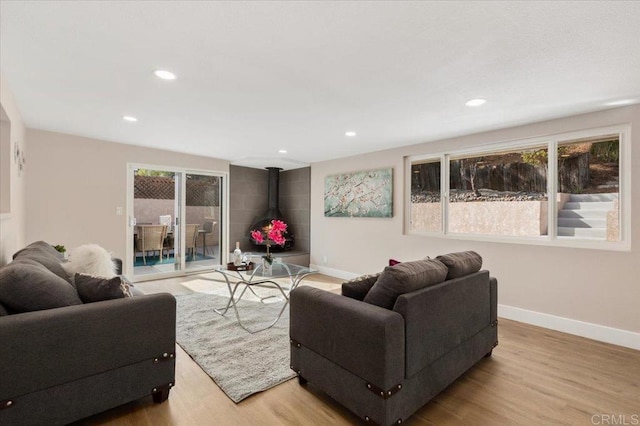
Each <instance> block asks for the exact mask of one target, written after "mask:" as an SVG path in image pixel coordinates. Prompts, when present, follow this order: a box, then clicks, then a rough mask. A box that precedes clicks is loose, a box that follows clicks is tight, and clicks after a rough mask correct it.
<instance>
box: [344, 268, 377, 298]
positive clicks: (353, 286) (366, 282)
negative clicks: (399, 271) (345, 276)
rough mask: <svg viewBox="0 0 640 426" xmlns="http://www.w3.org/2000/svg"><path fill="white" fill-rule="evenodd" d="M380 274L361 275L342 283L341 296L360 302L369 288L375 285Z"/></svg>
mask: <svg viewBox="0 0 640 426" xmlns="http://www.w3.org/2000/svg"><path fill="white" fill-rule="evenodd" d="M379 276H380V273H377V274H373V275H362V276H359V277H358V278H354V279H352V280H349V281H345V282H343V283H342V295H343V296H347V297H350V298H352V299H357V300H362V299H364V297H365V296H366V295H367V293H368V292H369V290H371V287H373V285H374V284H375V283H376V281H377V280H378V277H379Z"/></svg>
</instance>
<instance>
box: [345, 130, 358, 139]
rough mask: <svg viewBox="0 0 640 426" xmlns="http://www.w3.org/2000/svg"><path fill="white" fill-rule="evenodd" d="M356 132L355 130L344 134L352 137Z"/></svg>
mask: <svg viewBox="0 0 640 426" xmlns="http://www.w3.org/2000/svg"><path fill="white" fill-rule="evenodd" d="M356 134H357V133H356V132H352V131H349V132H345V133H344V135H345V136H349V137H350V138H352V137H354V136H355V135H356Z"/></svg>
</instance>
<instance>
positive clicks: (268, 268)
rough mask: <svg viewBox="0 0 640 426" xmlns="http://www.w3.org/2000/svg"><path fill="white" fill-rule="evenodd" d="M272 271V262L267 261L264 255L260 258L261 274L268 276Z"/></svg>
mask: <svg viewBox="0 0 640 426" xmlns="http://www.w3.org/2000/svg"><path fill="white" fill-rule="evenodd" d="M272 273H273V264H272V263H271V262H269V261H268V260H267V259H266V258H265V257H263V258H262V275H263V276H265V277H270V276H271V274H272Z"/></svg>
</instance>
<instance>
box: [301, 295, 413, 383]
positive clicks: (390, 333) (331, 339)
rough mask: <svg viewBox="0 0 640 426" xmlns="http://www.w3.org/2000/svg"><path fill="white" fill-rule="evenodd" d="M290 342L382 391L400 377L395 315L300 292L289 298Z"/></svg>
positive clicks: (400, 323)
mask: <svg viewBox="0 0 640 426" xmlns="http://www.w3.org/2000/svg"><path fill="white" fill-rule="evenodd" d="M290 301H291V317H290V323H291V324H290V336H291V338H292V339H293V340H295V341H296V342H298V343H300V344H301V345H302V346H305V347H307V348H309V349H310V350H312V351H314V352H316V353H318V354H320V355H322V356H323V357H325V358H327V359H329V360H331V361H332V362H334V363H335V364H338V365H339V366H341V367H342V368H344V369H346V370H349V371H351V372H352V373H353V374H355V375H357V376H359V377H361V378H362V379H364V380H366V381H369V382H371V383H372V384H374V385H376V386H378V387H379V388H382V389H388V388H390V387H391V386H394V385H397V384H398V383H400V382H402V379H403V377H404V353H405V342H404V320H403V318H402V316H401V315H400V314H398V313H397V312H393V311H390V310H388V309H384V308H381V307H379V306H375V305H371V304H368V303H364V302H361V301H359V300H355V299H351V298H349V297H344V296H341V295H339V294H335V293H330V292H327V291H323V290H320V289H317V288H313V287H308V286H301V287H298V288H296V289H295V290H294V291H292V292H291V298H290Z"/></svg>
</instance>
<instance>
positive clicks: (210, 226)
mask: <svg viewBox="0 0 640 426" xmlns="http://www.w3.org/2000/svg"><path fill="white" fill-rule="evenodd" d="M217 224H218V222H215V221H209V222H205V223H204V226H203V230H204V234H203V236H202V245H203V246H204V247H203V249H202V254H203V255H205V254H206V253H207V248H208V247H211V254H213V243H214V242H215V241H216V238H215V237H216V235H215V234H214V231H215V229H216V225H217ZM209 239H211V244H207V240H209Z"/></svg>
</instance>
